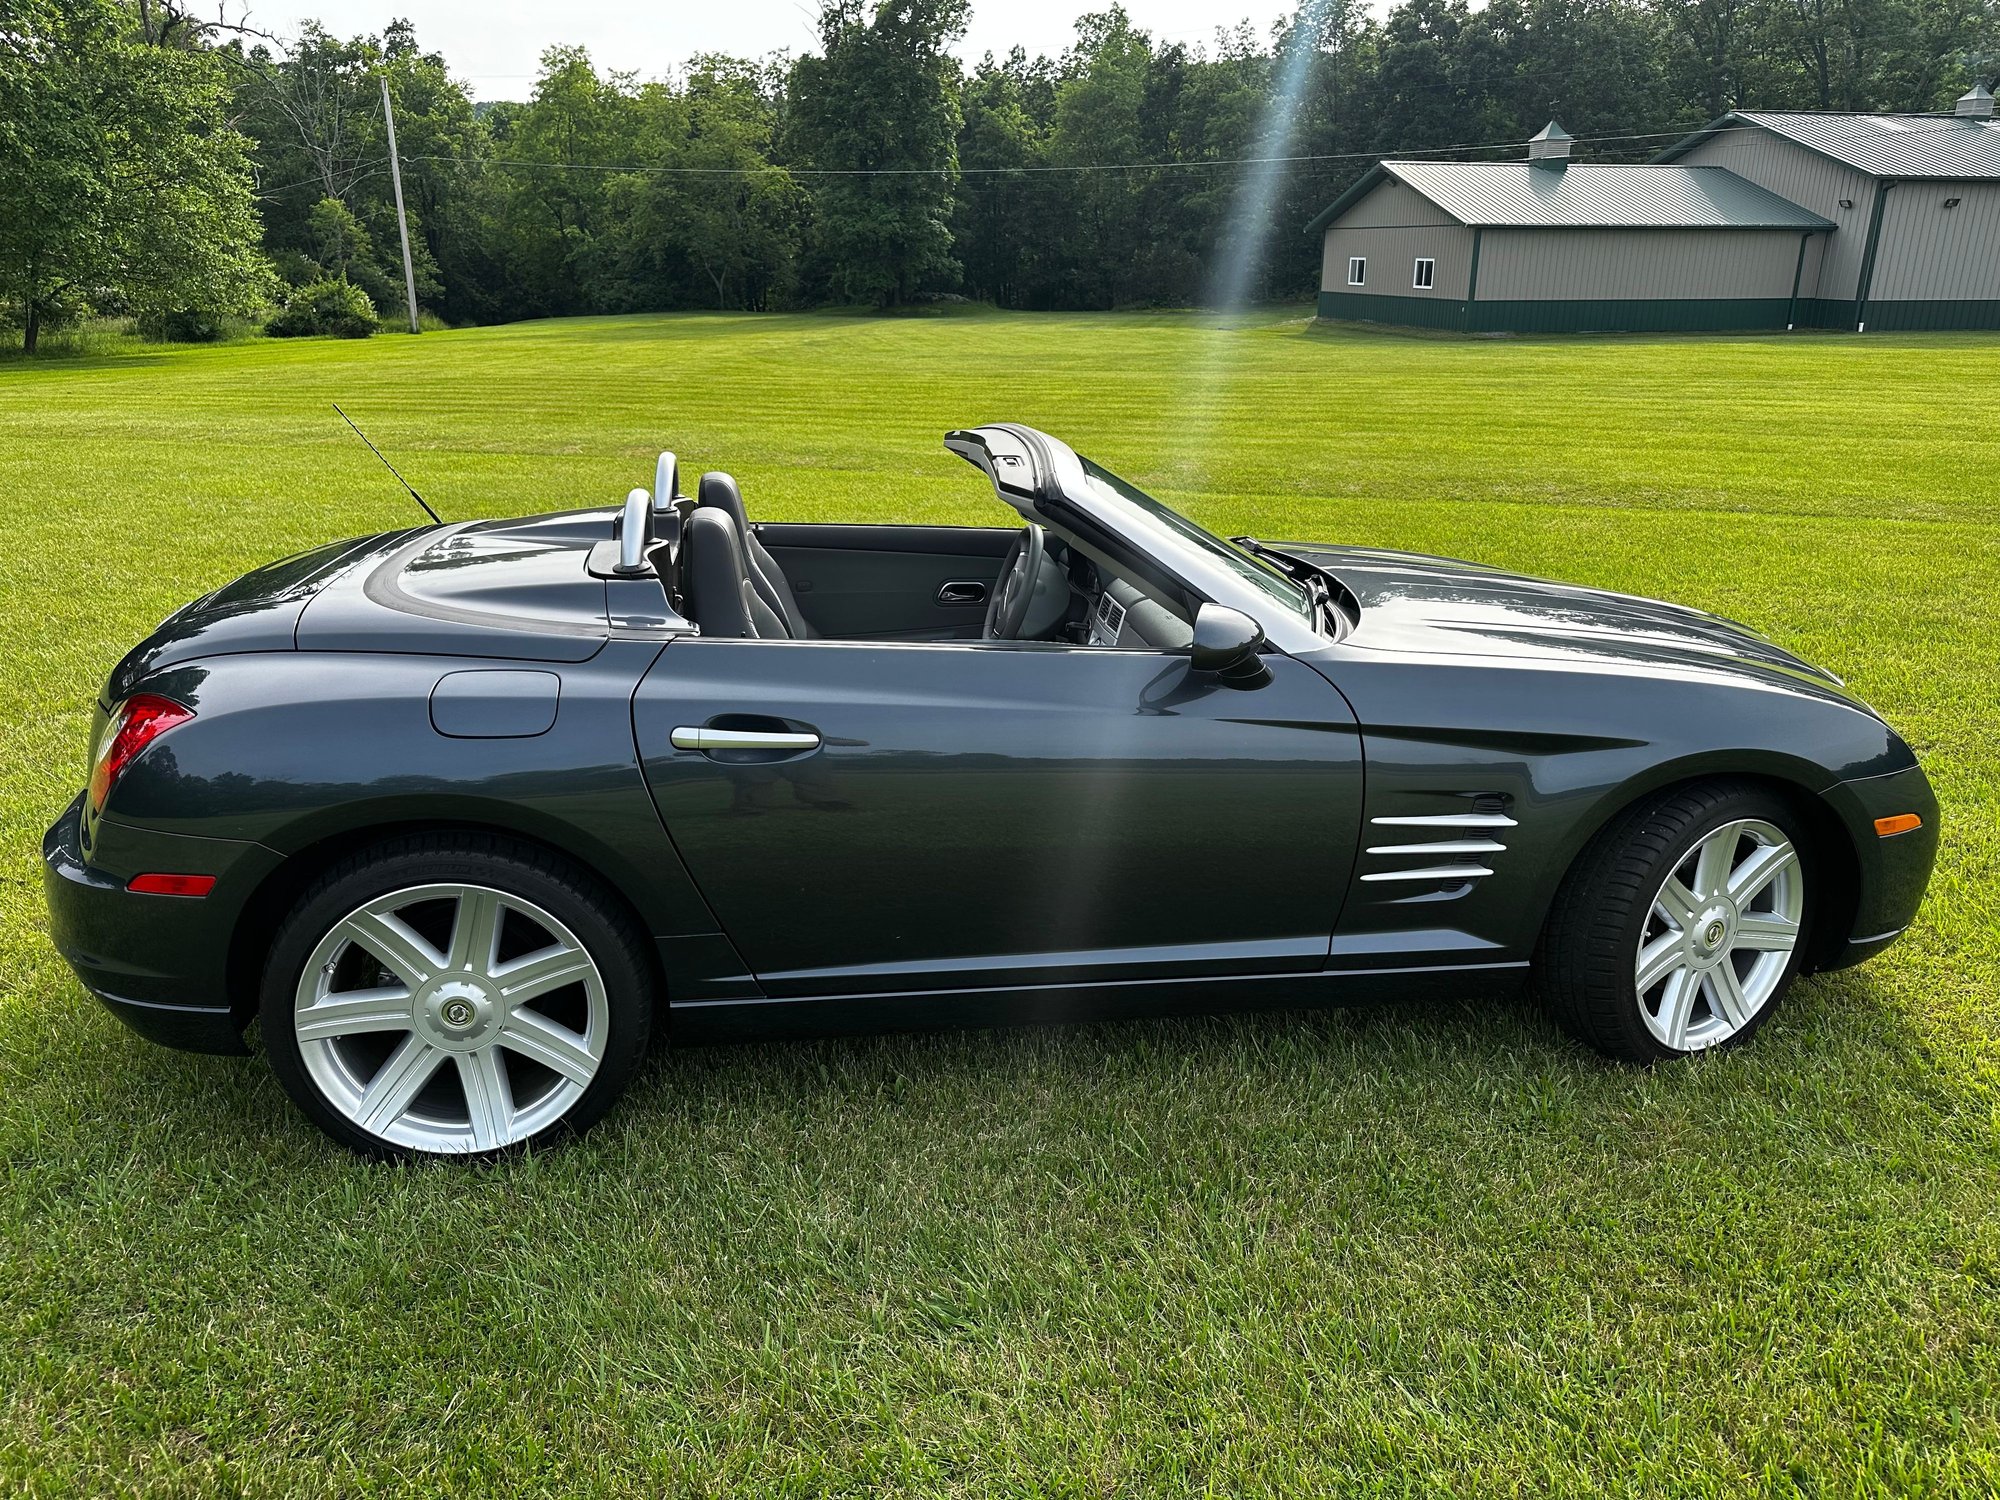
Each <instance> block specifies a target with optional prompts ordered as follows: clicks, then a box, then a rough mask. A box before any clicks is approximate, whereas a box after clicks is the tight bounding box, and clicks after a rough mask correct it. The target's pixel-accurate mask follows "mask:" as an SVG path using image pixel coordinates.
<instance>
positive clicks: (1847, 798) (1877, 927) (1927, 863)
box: [1819, 766, 1938, 969]
mask: <svg viewBox="0 0 2000 1500" xmlns="http://www.w3.org/2000/svg"><path fill="white" fill-rule="evenodd" d="M1827 801H1828V802H1829V803H1831V804H1832V806H1833V808H1834V811H1835V812H1836V813H1838V814H1839V816H1840V819H1841V821H1842V822H1843V823H1845V824H1846V825H1847V831H1848V835H1849V837H1850V838H1851V839H1852V840H1853V842H1854V849H1855V855H1856V864H1857V866H1858V873H1859V875H1860V887H1859V889H1858V891H1857V892H1856V900H1855V910H1854V920H1853V923H1852V924H1851V926H1850V927H1849V930H1848V934H1847V937H1846V940H1845V941H1844V942H1843V943H1841V944H1840V945H1838V946H1834V947H1831V948H1830V949H1829V950H1828V952H1827V954H1826V956H1825V957H1824V958H1823V959H1822V960H1821V961H1820V963H1819V967H1820V968H1822V969H1846V968H1851V967H1853V966H1854V965H1855V964H1858V963H1862V962H1864V961H1865V960H1867V959H1870V958H1873V957H1874V956H1875V955H1876V954H1877V953H1880V952H1881V951H1882V950H1883V949H1884V948H1886V947H1888V946H1889V945H1890V944H1891V943H1893V942H1895V941H1896V939H1897V938H1899V937H1901V936H1902V935H1903V932H1904V930H1905V929H1907V928H1908V927H1909V925H1910V923H1911V922H1913V921H1915V920H1916V915H1917V908H1918V907H1920V906H1921V905H1922V904H1923V900H1924V890H1925V888H1926V887H1927V886H1928V885H1929V884H1930V879H1931V866H1932V865H1933V864H1934V863H1935V862H1936V860H1937V847H1938V804H1937V796H1936V794H1934V793H1933V792H1932V791H1931V784H1930V780H1929V778H1928V777H1926V776H1925V775H1924V773H1923V770H1922V768H1921V767H1918V766H1911V767H1909V768H1908V769H1907V770H1902V771H1892V772H1890V773H1889V774H1888V775H1886V776H1866V777H1862V778H1861V779H1859V780H1856V781H1843V782H1841V783H1840V784H1839V785H1838V786H1836V787H1834V788H1833V789H1832V791H1830V792H1828V793H1827ZM1901 813H1915V814H1917V815H1918V816H1919V817H1920V818H1922V819H1923V823H1922V824H1921V825H1920V826H1919V827H1916V828H1913V829H1911V830H1910V831H1909V832H1908V833H1898V834H1892V835H1891V836H1890V837H1888V838H1882V837H1880V836H1879V835H1878V834H1877V833H1876V832H1875V820H1876V819H1877V818H1887V817H1894V816H1896V815H1898V814H1901Z"/></svg>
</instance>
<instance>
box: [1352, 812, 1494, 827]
mask: <svg viewBox="0 0 2000 1500" xmlns="http://www.w3.org/2000/svg"><path fill="white" fill-rule="evenodd" d="M1368 821H1369V822H1371V823H1376V824H1379V825H1381V826H1382V827H1384V828H1518V827H1520V826H1521V825H1520V824H1518V823H1517V822H1515V821H1514V820H1513V819H1512V818H1510V817H1508V816H1507V815H1506V814H1505V813H1420V814H1417V815H1415V816H1411V817H1401V818H1370V819H1369V820H1368Z"/></svg>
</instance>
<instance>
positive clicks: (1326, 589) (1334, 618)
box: [1229, 536, 1354, 640]
mask: <svg viewBox="0 0 2000 1500" xmlns="http://www.w3.org/2000/svg"><path fill="white" fill-rule="evenodd" d="M1229 540H1230V541H1231V542H1233V543H1235V544H1236V545H1237V546H1239V547H1241V548H1242V549H1243V550H1244V551H1245V552H1249V553H1254V554H1255V555H1256V556H1258V557H1261V558H1263V559H1265V560H1266V561H1267V562H1269V563H1270V564H1271V566H1272V567H1274V568H1276V569H1277V570H1278V571H1279V572H1281V573H1283V574H1284V575H1285V576H1286V577H1287V578H1289V579H1291V581H1292V582H1293V583H1296V584H1297V585H1298V586H1299V587H1300V588H1302V589H1304V590H1305V595H1306V598H1307V600H1308V601H1310V603H1311V604H1312V606H1313V612H1314V614H1315V615H1316V616H1317V617H1318V618H1319V619H1320V620H1321V621H1323V622H1324V623H1325V624H1326V626H1327V628H1328V629H1329V630H1331V631H1332V632H1333V635H1334V639H1336V640H1338V639H1339V638H1340V637H1341V636H1342V635H1344V634H1345V633H1346V632H1347V631H1348V630H1349V629H1351V628H1352V627H1353V624H1354V622H1353V621H1352V620H1350V619H1348V618H1347V612H1346V611H1345V610H1343V609H1342V608H1341V607H1340V604H1339V601H1338V600H1336V599H1335V597H1334V593H1333V585H1332V584H1331V583H1329V582H1328V581H1327V576H1326V574H1324V573H1323V572H1321V571H1320V570H1319V569H1318V568H1315V567H1314V566H1313V565H1312V564H1311V563H1309V562H1307V561H1306V560H1305V559H1304V558H1299V557H1294V556H1292V554H1291V553H1289V552H1280V551H1279V550H1278V549H1277V548H1276V547H1267V546H1265V545H1264V544H1263V543H1262V542H1260V541H1258V540H1257V538H1255V537H1254V536H1233V537H1231V538H1230V539H1229Z"/></svg>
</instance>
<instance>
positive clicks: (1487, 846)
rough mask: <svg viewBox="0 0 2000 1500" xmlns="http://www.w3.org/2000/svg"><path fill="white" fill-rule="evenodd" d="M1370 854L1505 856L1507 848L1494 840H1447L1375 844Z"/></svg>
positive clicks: (1370, 849) (1371, 847)
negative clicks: (1424, 842) (1430, 842)
mask: <svg viewBox="0 0 2000 1500" xmlns="http://www.w3.org/2000/svg"><path fill="white" fill-rule="evenodd" d="M1368 852H1369V853H1370V854H1505V853H1506V852H1507V846H1506V845H1505V844H1496V843H1495V842H1494V841H1493V840H1492V839H1446V840H1444V841H1442V842H1440V843H1435V844H1375V845H1372V846H1370V848H1369V850H1368Z"/></svg>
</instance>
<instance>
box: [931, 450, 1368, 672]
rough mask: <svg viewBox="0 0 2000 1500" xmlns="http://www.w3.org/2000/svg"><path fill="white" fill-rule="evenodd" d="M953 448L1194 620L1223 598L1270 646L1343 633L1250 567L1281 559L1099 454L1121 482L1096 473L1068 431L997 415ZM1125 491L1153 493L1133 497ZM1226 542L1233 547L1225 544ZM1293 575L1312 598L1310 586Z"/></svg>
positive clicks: (1306, 643)
mask: <svg viewBox="0 0 2000 1500" xmlns="http://www.w3.org/2000/svg"><path fill="white" fill-rule="evenodd" d="M945 446H946V447H947V448H948V449H950V450H951V452H953V453H955V454H956V455H957V456H958V457H960V458H962V459H964V460H965V461H966V462H967V463H969V464H971V465H972V466H973V467H975V468H977V469H979V470H980V471H981V472H982V473H984V474H985V475H986V477H987V479H988V480H989V481H990V482H991V484H992V486H993V490H994V493H995V494H996V495H997V496H998V497H999V498H1000V500H1001V501H1003V502H1004V503H1005V504H1007V505H1010V506H1012V507H1013V508H1014V509H1015V510H1016V511H1018V512H1020V514H1021V515H1022V516H1023V517H1024V518H1026V519H1027V520H1029V521H1031V522H1034V523H1036V524H1038V525H1043V526H1047V527H1049V528H1050V529H1051V530H1052V531H1055V532H1056V533H1057V534H1058V535H1060V536H1061V537H1062V538H1063V539H1064V540H1065V541H1067V542H1069V543H1070V544H1071V545H1073V546H1080V547H1081V548H1082V550H1083V552H1084V553H1085V555H1086V556H1089V557H1092V558H1093V559H1094V560H1096V561H1098V562H1099V563H1101V564H1105V565H1108V566H1110V567H1111V568H1112V570H1113V571H1114V572H1116V573H1117V574H1118V575H1119V576H1121V577H1124V578H1127V579H1129V580H1130V581H1131V582H1133V583H1135V584H1139V585H1140V586H1141V587H1142V588H1146V589H1147V590H1148V591H1149V592H1153V593H1154V594H1155V597H1156V598H1158V599H1159V600H1160V602H1161V603H1163V604H1165V605H1166V606H1167V607H1168V608H1169V609H1171V610H1173V611H1174V612H1175V613H1176V614H1179V615H1180V616H1181V617H1182V618H1183V619H1185V620H1188V621H1190V622H1192V621H1193V619H1194V617H1195V616H1196V614H1198V613H1199V612H1200V609H1201V606H1202V605H1203V604H1219V605H1222V606H1224V607H1225V608H1228V609H1233V610H1236V611H1237V612H1238V613H1240V614H1245V615H1248V616H1249V617H1250V618H1251V619H1253V620H1255V621H1256V622H1257V623H1258V624H1259V625H1261V626H1262V627H1263V629H1264V638H1265V641H1266V643H1267V645H1268V646H1269V648H1270V649H1272V650H1276V651H1280V652H1283V653H1285V654H1287V655H1300V654H1304V653H1310V652H1314V651H1318V650H1321V649H1323V648H1324V647H1326V646H1329V645H1333V644H1337V643H1338V642H1339V640H1340V638H1341V635H1342V634H1343V631H1342V622H1341V621H1340V620H1339V619H1337V618H1336V614H1337V611H1330V610H1323V609H1321V608H1319V607H1318V606H1317V604H1315V603H1312V602H1308V604H1307V605H1306V607H1305V608H1304V609H1303V610H1301V609H1300V608H1298V607H1297V606H1295V605H1294V604H1293V603H1292V602H1291V600H1290V599H1289V598H1288V597H1287V595H1286V593H1285V591H1284V589H1283V587H1282V586H1281V587H1279V588H1276V589H1273V588H1272V587H1270V585H1269V584H1268V583H1267V582H1266V581H1264V579H1263V578H1261V577H1252V576H1250V575H1249V574H1247V573H1246V572H1245V567H1246V565H1247V566H1255V567H1259V568H1262V567H1266V566H1270V567H1276V568H1278V569H1279V571H1280V572H1281V573H1282V572H1283V571H1284V570H1283V568H1282V565H1281V564H1278V563H1271V564H1265V563H1262V562H1252V561H1251V558H1250V549H1238V548H1234V547H1233V546H1231V544H1229V543H1227V542H1225V541H1224V540H1223V539H1222V538H1220V537H1217V536H1215V535H1214V534H1213V533H1211V532H1208V531H1207V530H1206V529H1204V528H1202V527H1200V526H1199V525H1197V524H1196V523H1195V522H1193V521H1190V520H1189V519H1188V518H1187V517H1185V516H1182V515H1181V514H1180V513H1179V512H1178V511H1175V510H1174V509H1173V508H1172V507H1171V506H1168V505H1166V504H1164V503H1163V502H1161V501H1159V500H1157V499H1155V498H1154V497H1153V496H1151V495H1146V494H1145V492H1144V491H1143V490H1141V489H1139V487H1138V486H1137V485H1134V484H1133V483H1132V482H1131V481H1130V480H1128V479H1123V478H1121V477H1120V476H1117V475H1116V474H1114V473H1113V471H1111V470H1109V469H1107V468H1105V466H1104V465H1102V464H1099V463H1095V462H1092V463H1091V464H1090V469H1093V470H1096V471H1097V472H1098V473H1100V474H1105V475H1109V476H1111V479H1113V480H1116V482H1117V485H1118V486H1119V488H1114V487H1113V486H1112V484H1111V483H1110V482H1107V481H1105V480H1099V479H1096V478H1093V477H1092V475H1091V473H1090V472H1089V471H1088V470H1086V468H1085V467H1084V464H1085V461H1084V460H1083V459H1082V458H1081V457H1080V456H1079V455H1078V454H1077V452H1076V450H1075V449H1073V448H1071V447H1070V446H1069V445H1068V444H1067V443H1065V442H1063V441H1062V440H1061V439H1059V438H1054V437H1051V436H1049V435H1048V434H1047V433H1046V432H1041V431H1038V430H1036V429H1035V428H1033V427H1028V426H1024V425H1022V424H1020V423H1017V422H995V423H991V424H989V425H987V426H983V427H972V428H959V429H955V430H954V431H952V432H949V433H947V434H946V435H945ZM1121 489H1122V490H1123V491H1129V492H1132V493H1134V494H1137V495H1141V496H1144V499H1143V501H1140V500H1134V499H1131V498H1128V497H1127V495H1126V494H1125V493H1121ZM1167 517H1171V518H1172V519H1171V520H1168V519H1166V518H1167ZM1190 531H1192V532H1193V533H1194V535H1190V534H1189V532H1190ZM1198 537H1206V538H1207V539H1208V544H1207V545H1204V544H1203V543H1202V542H1201V541H1200V540H1198ZM1218 547H1219V548H1222V549H1223V551H1222V552H1220V553H1218V552H1216V551H1215V550H1214V549H1215V548H1218ZM1287 581H1289V582H1292V583H1293V585H1294V586H1295V587H1301V588H1302V591H1304V592H1306V594H1307V596H1308V599H1309V601H1310V594H1311V591H1310V590H1303V585H1300V584H1298V583H1297V581H1296V580H1293V579H1289V578H1288V580H1287Z"/></svg>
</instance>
